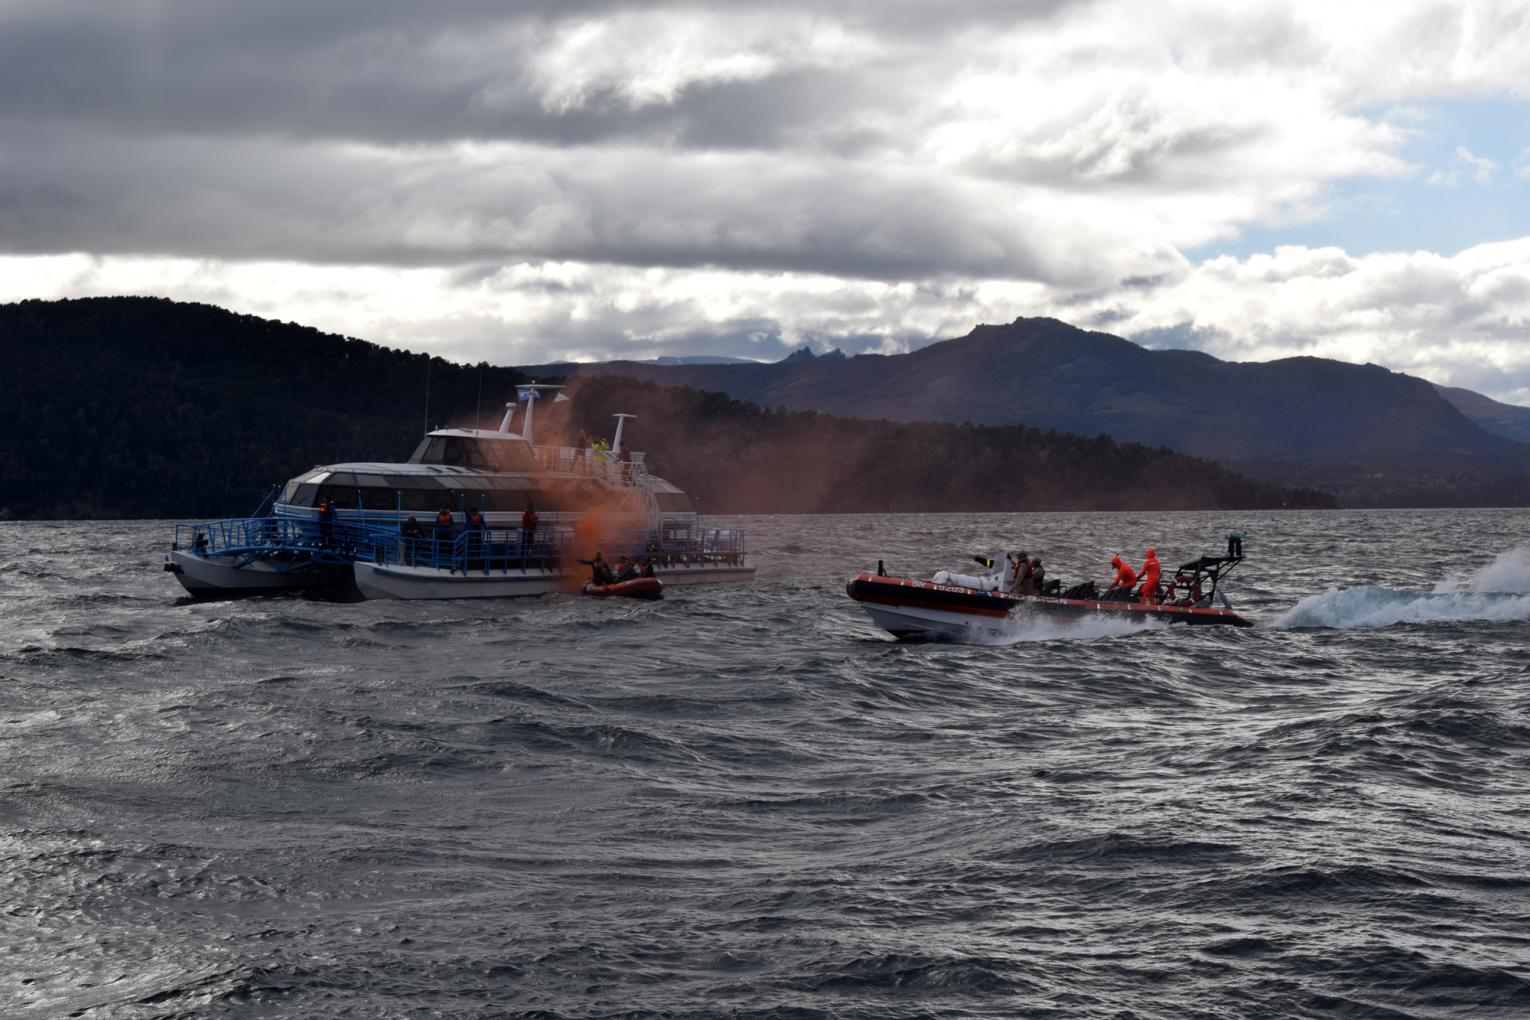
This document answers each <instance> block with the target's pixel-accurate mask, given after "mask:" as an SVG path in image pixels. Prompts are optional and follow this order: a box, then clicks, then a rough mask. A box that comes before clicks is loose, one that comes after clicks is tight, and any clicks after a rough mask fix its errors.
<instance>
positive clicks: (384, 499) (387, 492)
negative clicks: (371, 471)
mask: <svg viewBox="0 0 1530 1020" xmlns="http://www.w3.org/2000/svg"><path fill="white" fill-rule="evenodd" d="M363 477H368V476H365V475H364V476H363ZM361 506H362V509H364V510H396V509H398V492H397V491H396V490H394V489H384V488H381V487H380V486H373V487H370V488H365V489H362V490H361Z"/></svg>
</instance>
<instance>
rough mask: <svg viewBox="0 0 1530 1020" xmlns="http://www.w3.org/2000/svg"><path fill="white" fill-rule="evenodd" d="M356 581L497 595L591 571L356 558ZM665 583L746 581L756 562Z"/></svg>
mask: <svg viewBox="0 0 1530 1020" xmlns="http://www.w3.org/2000/svg"><path fill="white" fill-rule="evenodd" d="M354 570H355V578H356V587H357V588H359V589H360V590H361V593H362V594H363V595H365V596H366V597H367V598H369V599H500V598H515V597H518V596H526V595H546V594H548V593H549V592H555V591H565V592H577V591H579V590H580V587H581V585H582V584H583V583H584V582H585V581H586V580H587V579H588V577H589V572H588V571H586V570H580V571H577V572H574V571H567V570H558V569H548V570H516V569H512V570H493V571H490V572H488V573H481V572H479V571H473V570H469V571H467V572H462V571H458V572H455V573H453V572H452V571H449V570H440V569H437V568H434V567H409V566H400V565H397V564H376V563H359V562H358V563H356V564H355V565H354ZM657 573H658V578H659V580H661V581H663V582H664V585H665V586H666V587H668V586H672V585H690V584H748V583H749V582H751V581H753V580H754V574H755V568H754V567H753V566H750V565H749V564H747V563H718V564H693V565H690V566H681V567H673V568H667V569H663V570H659V571H657Z"/></svg>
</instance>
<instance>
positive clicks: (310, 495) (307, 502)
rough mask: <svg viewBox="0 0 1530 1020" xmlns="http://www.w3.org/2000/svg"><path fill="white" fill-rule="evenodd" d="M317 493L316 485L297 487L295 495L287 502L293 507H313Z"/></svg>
mask: <svg viewBox="0 0 1530 1020" xmlns="http://www.w3.org/2000/svg"><path fill="white" fill-rule="evenodd" d="M318 491H319V487H318V486H317V485H312V484H309V485H299V486H298V487H297V495H295V496H293V497H292V498H291V499H289V500H287V502H289V503H291V504H293V505H295V506H313V504H314V497H315V496H316V495H317V493H318Z"/></svg>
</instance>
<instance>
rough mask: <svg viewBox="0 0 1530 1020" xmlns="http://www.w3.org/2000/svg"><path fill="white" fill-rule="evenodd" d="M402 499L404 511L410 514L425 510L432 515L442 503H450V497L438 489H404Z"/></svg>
mask: <svg viewBox="0 0 1530 1020" xmlns="http://www.w3.org/2000/svg"><path fill="white" fill-rule="evenodd" d="M403 497H404V509H405V510H408V511H411V512H414V511H418V510H427V511H429V512H431V513H434V512H435V511H437V510H439V509H441V505H442V504H443V503H449V502H451V497H450V496H449V495H447V494H446V493H444V492H442V491H441V490H440V489H405V490H404V492H403Z"/></svg>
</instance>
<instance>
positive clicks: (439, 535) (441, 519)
mask: <svg viewBox="0 0 1530 1020" xmlns="http://www.w3.org/2000/svg"><path fill="white" fill-rule="evenodd" d="M452 531H453V527H452V508H451V507H449V506H443V507H442V508H441V509H439V510H437V511H436V541H437V542H450V541H451V540H452Z"/></svg>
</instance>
